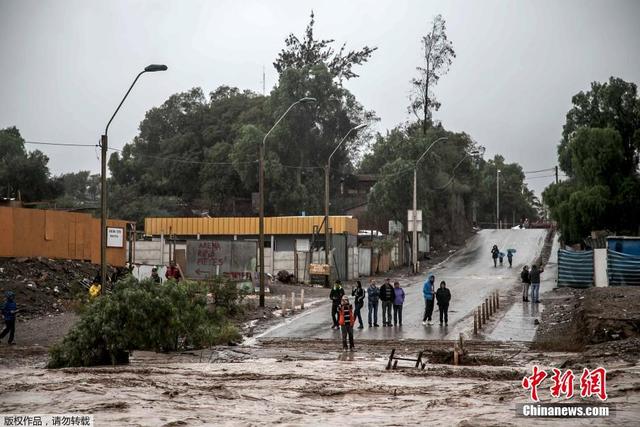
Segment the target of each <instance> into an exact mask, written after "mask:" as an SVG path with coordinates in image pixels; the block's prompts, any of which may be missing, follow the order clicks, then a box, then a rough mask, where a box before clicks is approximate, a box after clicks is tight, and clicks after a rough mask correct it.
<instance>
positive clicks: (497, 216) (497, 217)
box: [496, 169, 500, 229]
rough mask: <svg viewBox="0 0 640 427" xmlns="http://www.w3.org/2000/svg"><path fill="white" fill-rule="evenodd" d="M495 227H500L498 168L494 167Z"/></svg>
mask: <svg viewBox="0 0 640 427" xmlns="http://www.w3.org/2000/svg"><path fill="white" fill-rule="evenodd" d="M496 228H497V229H500V169H496Z"/></svg>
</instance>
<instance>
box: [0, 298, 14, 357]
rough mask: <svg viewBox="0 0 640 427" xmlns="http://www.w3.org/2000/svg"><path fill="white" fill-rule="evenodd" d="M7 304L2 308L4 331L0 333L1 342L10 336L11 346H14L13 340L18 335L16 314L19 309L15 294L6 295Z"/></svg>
mask: <svg viewBox="0 0 640 427" xmlns="http://www.w3.org/2000/svg"><path fill="white" fill-rule="evenodd" d="M5 298H6V299H5V302H4V305H3V306H2V316H3V317H4V330H3V331H2V333H0V340H2V339H3V338H4V337H5V335H7V334H9V345H11V344H14V342H13V338H14V336H15V334H16V313H17V312H18V307H17V305H16V301H15V294H14V293H13V292H11V291H7V292H6V293H5Z"/></svg>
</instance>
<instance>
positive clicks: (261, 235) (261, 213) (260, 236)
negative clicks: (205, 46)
mask: <svg viewBox="0 0 640 427" xmlns="http://www.w3.org/2000/svg"><path fill="white" fill-rule="evenodd" d="M315 101H316V99H315V98H310V97H306V96H305V97H304V98H300V99H299V100H297V101H296V102H294V103H293V104H291V105H290V106H289V108H287V110H286V111H285V112H284V113H282V115H281V116H280V118H279V119H278V120H276V122H275V124H274V125H273V126H272V127H271V129H269V132H267V133H266V134H265V135H264V138H262V144H260V161H259V165H258V167H259V169H260V171H259V172H258V191H259V192H260V197H259V200H260V206H259V208H258V215H259V219H258V256H259V258H260V259H259V260H258V262H259V264H260V266H259V270H258V274H259V275H260V277H259V278H258V280H259V281H260V307H264V148H265V144H266V142H267V137H268V136H269V134H271V132H272V131H273V130H274V129H275V128H276V126H278V123H280V122H281V121H282V119H284V117H285V116H286V115H287V114H288V113H289V111H291V109H292V108H293V107H295V106H296V105H298V104H300V103H305V102H315ZM271 251H272V252H271V253H272V254H273V248H271ZM272 256H273V255H272Z"/></svg>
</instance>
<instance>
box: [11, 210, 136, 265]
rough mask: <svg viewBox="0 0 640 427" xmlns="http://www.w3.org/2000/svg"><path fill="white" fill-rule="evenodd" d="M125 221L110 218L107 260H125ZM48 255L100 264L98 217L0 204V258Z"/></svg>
mask: <svg viewBox="0 0 640 427" xmlns="http://www.w3.org/2000/svg"><path fill="white" fill-rule="evenodd" d="M127 224H128V222H127V221H122V220H115V219H110V220H109V221H108V223H107V226H108V228H109V231H110V238H109V240H108V247H107V263H108V264H110V265H113V266H118V267H120V266H124V265H125V262H126V251H127V248H126V244H127V242H126V230H127ZM37 256H42V257H47V258H54V259H55V258H59V259H74V260H79V261H89V262H92V263H94V264H100V219H99V218H94V217H92V216H91V215H88V214H83V213H75V212H64V211H54V210H43V209H23V208H13V207H0V257H37Z"/></svg>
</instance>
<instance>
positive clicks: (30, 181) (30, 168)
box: [0, 127, 60, 202]
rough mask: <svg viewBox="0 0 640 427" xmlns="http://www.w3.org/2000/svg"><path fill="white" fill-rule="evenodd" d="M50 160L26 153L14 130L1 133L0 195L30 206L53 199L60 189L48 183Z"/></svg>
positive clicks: (22, 142)
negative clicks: (19, 200)
mask: <svg viewBox="0 0 640 427" xmlns="http://www.w3.org/2000/svg"><path fill="white" fill-rule="evenodd" d="M48 163H49V158H48V157H47V156H46V155H44V154H43V153H42V152H41V151H39V150H34V151H31V152H27V151H26V149H25V147H24V139H23V138H22V136H21V135H20V131H19V130H18V129H17V128H16V127H9V128H6V129H0V195H2V196H3V197H10V198H11V197H14V198H17V197H18V195H20V197H21V198H22V200H25V201H28V202H33V201H40V200H49V199H52V198H55V197H56V196H57V195H58V193H59V192H60V186H59V185H56V182H54V181H52V180H51V179H50V173H49V168H48V166H47V164H48Z"/></svg>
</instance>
